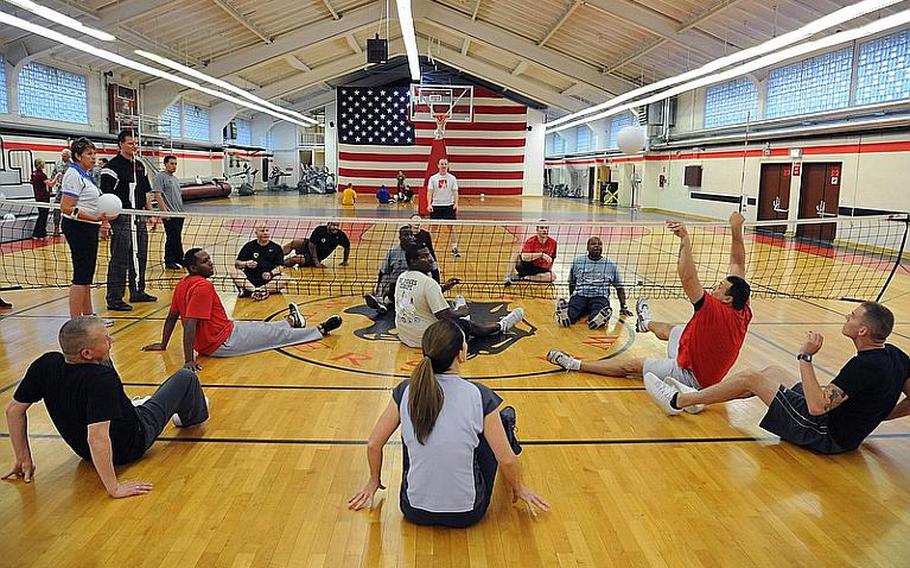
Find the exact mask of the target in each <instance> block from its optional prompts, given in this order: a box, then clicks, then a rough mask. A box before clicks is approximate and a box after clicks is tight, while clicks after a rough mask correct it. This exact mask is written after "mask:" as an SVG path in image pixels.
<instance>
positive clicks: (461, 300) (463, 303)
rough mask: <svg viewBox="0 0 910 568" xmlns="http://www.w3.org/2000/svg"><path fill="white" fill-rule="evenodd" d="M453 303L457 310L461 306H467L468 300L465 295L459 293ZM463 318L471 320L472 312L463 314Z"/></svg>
mask: <svg viewBox="0 0 910 568" xmlns="http://www.w3.org/2000/svg"><path fill="white" fill-rule="evenodd" d="M452 304H453V308H452V309H455V310H457V309H459V308H461V307H462V306H467V305H468V301H467V300H465V299H464V296H462V295H461V294H459V295H457V296H455V300H454V301H453V302H452ZM461 319H463V320H465V321H471V314H468V315H466V316H461Z"/></svg>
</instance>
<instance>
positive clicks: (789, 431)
mask: <svg viewBox="0 0 910 568" xmlns="http://www.w3.org/2000/svg"><path fill="white" fill-rule="evenodd" d="M893 327H894V315H893V314H892V313H891V310H889V309H888V308H886V307H885V306H883V305H881V304H878V303H875V302H863V303H862V304H860V305H859V306H858V307H857V308H856V309H854V310H853V311H852V312H850V313H849V314H847V321H846V322H845V323H844V325H843V327H842V328H841V333H842V334H843V335H844V336H846V337H848V338H850V340H851V341H853V346H854V348H855V349H856V355H855V356H854V357H853V358H852V359H850V360H849V361H847V364H846V365H844V366H843V367H842V368H841V370H840V372H839V373H838V374H837V376H836V377H834V380H833V381H831V382H830V383H829V384H827V385H820V384H819V383H818V378H817V377H816V375H815V368H814V367H813V365H812V358H813V356H814V355H815V354H816V353H818V351H819V350H820V349H821V347H822V344H823V342H824V336H822V334H820V333H815V332H811V331H810V332H808V333H807V334H806V339H805V342H804V343H803V346H802V348H801V349H800V352H799V354H798V355H797V356H796V359H797V361H798V363H797V365H798V371H797V372H796V373H793V372H792V371H788V370H786V369H784V368H782V367H779V366H771V367H767V368H765V369H764V370H762V371H760V372H755V371H745V372H742V373H737V374H735V375H733V376H732V377H730V378H729V379H727V380H725V381H724V382H722V383H719V384H717V385H714V386H712V387H709V388H706V389H703V390H700V391H696V390H694V389H690V388H685V387H682V388H679V387H675V386H672V385H669V384H667V383H665V382H664V381H662V380H660V378H659V377H657V376H655V375H653V374H650V373H648V374H646V375H645V389H646V390H647V391H648V394H650V395H651V397H652V398H653V399H654V401H655V402H656V403H657V405H658V406H660V408H662V409H663V411H664V412H665V413H667V414H669V415H674V414H679V413H680V412H682V410H683V409H685V408H687V407H690V406H692V405H706V404H717V403H720V402H727V401H730V400H734V399H739V398H748V397H753V396H757V397H758V398H760V399H761V401H762V402H764V403H765V404H766V405H767V406H768V411H767V413H766V414H765V416H764V418H762V421H761V427H762V428H764V429H765V430H768V431H769V432H771V433H772V434H776V435H778V436H780V437H781V439H783V440H786V441H788V442H791V443H793V444H796V445H798V446H803V447H806V448H809V449H811V450H814V451H816V452H820V453H823V454H837V453H841V452H847V451H851V450H855V449H856V448H857V447H859V445H860V444H861V443H862V442H863V440H865V439H866V437H867V436H868V435H869V434H870V433H871V432H872V431H873V430H875V428H877V427H878V425H879V424H881V423H882V422H883V421H885V420H894V419H895V418H902V417H904V416H910V398H908V397H910V358H908V357H907V354H906V353H904V352H903V351H901V350H900V349H898V348H897V347H895V346H894V345H890V344H886V343H885V340H886V339H887V338H888V335H889V334H890V333H891V330H892V329H893ZM794 377H796V378H794ZM901 392H903V393H904V398H903V400H901V401H900V402H898V399H899V398H900V395H901Z"/></svg>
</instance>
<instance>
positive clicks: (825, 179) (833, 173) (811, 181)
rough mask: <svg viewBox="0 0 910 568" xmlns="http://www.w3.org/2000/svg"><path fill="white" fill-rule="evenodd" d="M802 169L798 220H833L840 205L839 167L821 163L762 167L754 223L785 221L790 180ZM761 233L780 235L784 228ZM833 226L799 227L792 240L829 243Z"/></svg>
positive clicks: (800, 173)
mask: <svg viewBox="0 0 910 568" xmlns="http://www.w3.org/2000/svg"><path fill="white" fill-rule="evenodd" d="M795 167H800V168H802V171H801V172H798V175H799V176H800V191H799V210H798V211H797V218H798V219H821V218H829V217H830V218H832V219H833V218H836V217H837V211H838V206H839V203H840V183H841V163H840V162H821V163H803V164H795V165H794V164H790V163H780V164H762V166H761V179H760V182H759V183H760V185H759V190H758V220H759V221H776V220H786V219H787V216H788V214H789V209H788V207H789V204H790V180H791V178H792V177H793V176H794V175H797V172H794V171H793V168H795ZM762 230H763V231H765V232H771V233H783V232H784V231H786V225H771V226H768V227H763V229H762ZM836 230H837V224H836V223H834V222H832V223H817V224H810V225H799V226H798V227H797V229H796V236H797V237H800V238H804V239H811V240H815V241H821V242H825V243H830V242H832V241H833V240H834V237H835V233H836Z"/></svg>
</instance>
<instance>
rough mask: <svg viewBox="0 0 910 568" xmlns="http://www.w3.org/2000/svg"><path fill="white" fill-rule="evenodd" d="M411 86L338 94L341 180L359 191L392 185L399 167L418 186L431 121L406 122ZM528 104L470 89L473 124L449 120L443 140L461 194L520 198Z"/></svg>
mask: <svg viewBox="0 0 910 568" xmlns="http://www.w3.org/2000/svg"><path fill="white" fill-rule="evenodd" d="M409 97H410V95H409V88H408V86H407V85H404V86H387V87H341V88H339V89H338V92H337V97H336V101H337V103H336V104H337V117H338V180H339V185H340V186H342V187H343V186H345V185H347V184H348V183H352V184H354V189H356V190H357V191H358V192H365V193H366V192H368V193H374V192H375V191H376V190H377V189H379V186H380V185H383V184H385V185H386V187H388V188H390V189H391V188H394V187H395V177H396V175H397V174H398V170H402V171H403V172H404V174H405V176H407V183H408V184H410V185H411V187H412V188H414V189H415V190H416V189H417V187H419V186H420V185H422V184H423V178H424V173H425V172H426V168H427V159H428V158H429V155H430V147H431V145H432V142H433V132H434V131H435V130H436V123H435V122H417V123H414V124H412V123H411V122H410V120H409ZM527 117H528V109H527V107H526V106H525V105H522V104H519V103H516V102H513V101H510V100H509V99H506V98H505V97H502V96H499V95H497V94H496V93H493V92H492V91H488V90H485V89H478V88H475V89H474V121H473V122H461V123H458V122H450V123H448V124H447V125H446V130H445V142H446V147H447V148H448V155H449V163H450V170H451V172H452V173H453V174H454V175H455V176H456V177H457V178H458V186H459V188H460V191H461V192H462V193H464V194H469V195H471V194H473V195H476V194H480V193H485V194H487V195H520V194H521V189H522V181H523V180H524V155H525V135H526V134H527V120H528V118H527Z"/></svg>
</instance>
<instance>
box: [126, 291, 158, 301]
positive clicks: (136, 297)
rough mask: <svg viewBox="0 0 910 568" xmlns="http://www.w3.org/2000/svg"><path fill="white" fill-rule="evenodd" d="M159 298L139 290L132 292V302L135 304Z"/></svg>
mask: <svg viewBox="0 0 910 568" xmlns="http://www.w3.org/2000/svg"><path fill="white" fill-rule="evenodd" d="M157 301H158V298H156V297H155V296H152V295H151V294H146V293H145V292H138V293H136V294H130V302H133V303H134V304H135V303H137V302H157Z"/></svg>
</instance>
